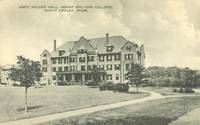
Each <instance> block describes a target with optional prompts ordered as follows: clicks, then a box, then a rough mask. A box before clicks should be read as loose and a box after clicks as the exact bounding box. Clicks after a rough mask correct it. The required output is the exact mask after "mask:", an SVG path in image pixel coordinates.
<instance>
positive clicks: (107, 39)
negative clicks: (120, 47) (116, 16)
mask: <svg viewBox="0 0 200 125" xmlns="http://www.w3.org/2000/svg"><path fill="white" fill-rule="evenodd" d="M107 44H109V34H108V33H106V45H107Z"/></svg>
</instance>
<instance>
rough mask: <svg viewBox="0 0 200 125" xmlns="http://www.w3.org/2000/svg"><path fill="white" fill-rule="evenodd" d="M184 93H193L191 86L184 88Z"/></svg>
mask: <svg viewBox="0 0 200 125" xmlns="http://www.w3.org/2000/svg"><path fill="white" fill-rule="evenodd" d="M185 93H194V90H192V89H191V88H185Z"/></svg>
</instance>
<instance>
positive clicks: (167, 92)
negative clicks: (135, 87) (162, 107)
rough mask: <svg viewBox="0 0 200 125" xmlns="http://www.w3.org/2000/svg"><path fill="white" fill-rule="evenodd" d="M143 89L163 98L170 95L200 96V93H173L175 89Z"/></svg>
mask: <svg viewBox="0 0 200 125" xmlns="http://www.w3.org/2000/svg"><path fill="white" fill-rule="evenodd" d="M142 89H143V90H150V91H154V92H157V93H160V94H161V95H163V96H168V95H187V94H190V95H191V94H194V95H200V93H178V92H173V89H175V88H173V87H143V88H142ZM178 89H179V88H178Z"/></svg>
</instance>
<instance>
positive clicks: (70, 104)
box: [0, 86, 149, 122]
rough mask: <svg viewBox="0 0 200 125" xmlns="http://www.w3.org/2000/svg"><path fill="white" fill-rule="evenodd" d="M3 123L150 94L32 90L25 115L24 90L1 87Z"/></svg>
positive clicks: (0, 118)
mask: <svg viewBox="0 0 200 125" xmlns="http://www.w3.org/2000/svg"><path fill="white" fill-rule="evenodd" d="M0 95H1V96H0V102H1V103H0V122H6V121H13V120H19V119H25V118H33V117H38V116H44V115H49V114H54V113H60V112H66V111H72V110H78V109H82V108H88V107H93V106H98V105H104V104H111V103H116V102H121V101H127V100H132V99H138V98H142V97H146V96H148V95H149V94H148V93H141V94H132V93H118V92H116V93H114V92H112V91H103V92H101V91H99V90H98V89H94V88H87V87H84V86H64V87H44V88H30V90H29V95H28V96H29V100H28V104H29V105H28V106H29V112H28V113H24V88H19V87H12V88H6V87H4V88H0Z"/></svg>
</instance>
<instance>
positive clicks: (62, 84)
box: [58, 81, 71, 86]
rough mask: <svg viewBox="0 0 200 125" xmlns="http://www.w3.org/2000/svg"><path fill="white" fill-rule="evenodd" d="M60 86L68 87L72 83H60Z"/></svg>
mask: <svg viewBox="0 0 200 125" xmlns="http://www.w3.org/2000/svg"><path fill="white" fill-rule="evenodd" d="M58 85H59V86H66V85H71V84H70V83H68V82H63V81H62V82H58Z"/></svg>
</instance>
